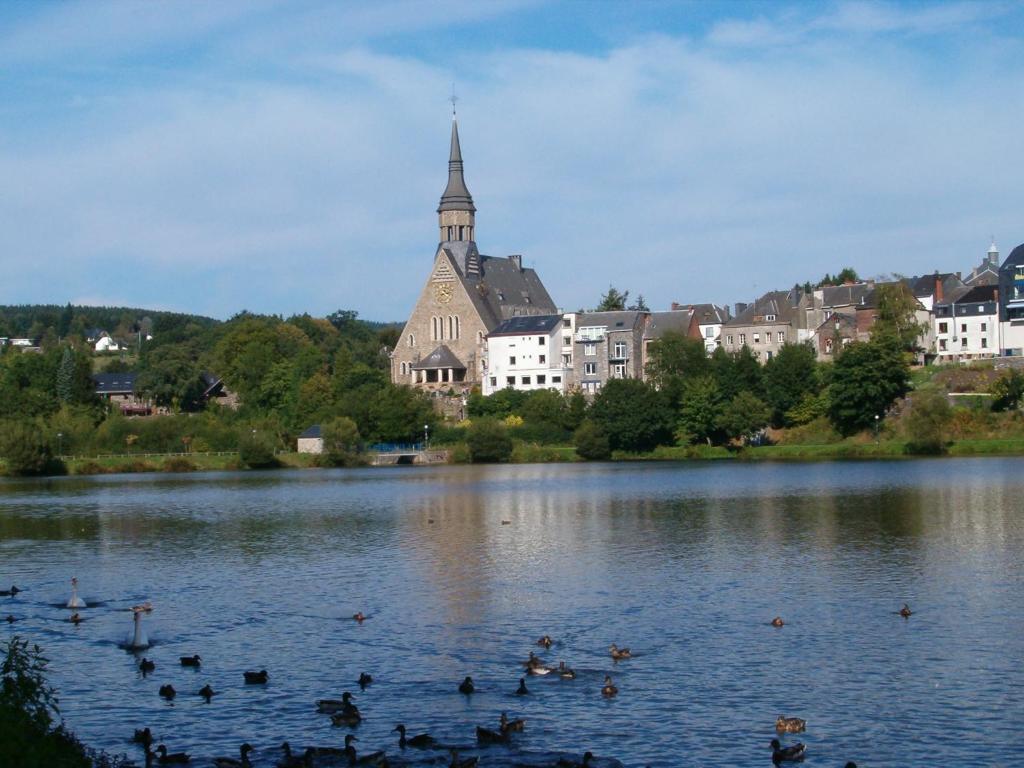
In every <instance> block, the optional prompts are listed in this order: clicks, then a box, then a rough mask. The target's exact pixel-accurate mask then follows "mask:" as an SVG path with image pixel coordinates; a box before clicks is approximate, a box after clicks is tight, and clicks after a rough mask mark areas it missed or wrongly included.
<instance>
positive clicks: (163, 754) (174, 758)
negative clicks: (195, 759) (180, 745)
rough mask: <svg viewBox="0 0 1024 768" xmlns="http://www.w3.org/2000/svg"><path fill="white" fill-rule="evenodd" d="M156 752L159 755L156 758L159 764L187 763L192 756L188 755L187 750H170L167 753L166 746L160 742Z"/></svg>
mask: <svg viewBox="0 0 1024 768" xmlns="http://www.w3.org/2000/svg"><path fill="white" fill-rule="evenodd" d="M156 751H157V754H159V755H160V757H159V758H158V759H159V761H160V765H174V764H183V763H187V762H188V761H189V760H191V759H192V758H191V757H189V755H188V753H187V752H170V753H168V751H167V747H165V746H164V745H163V744H161V745H160V746H159V747H157V748H156Z"/></svg>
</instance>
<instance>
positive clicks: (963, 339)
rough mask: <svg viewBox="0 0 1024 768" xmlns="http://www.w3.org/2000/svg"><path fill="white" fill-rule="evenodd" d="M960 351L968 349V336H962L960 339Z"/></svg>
mask: <svg viewBox="0 0 1024 768" xmlns="http://www.w3.org/2000/svg"><path fill="white" fill-rule="evenodd" d="M960 349H967V337H966V336H961V337H960Z"/></svg>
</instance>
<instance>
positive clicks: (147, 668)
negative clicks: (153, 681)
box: [139, 656, 156, 675]
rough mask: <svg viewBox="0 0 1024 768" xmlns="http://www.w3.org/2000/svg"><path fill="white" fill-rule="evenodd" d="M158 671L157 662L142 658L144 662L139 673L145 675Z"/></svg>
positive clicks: (141, 663)
mask: <svg viewBox="0 0 1024 768" xmlns="http://www.w3.org/2000/svg"><path fill="white" fill-rule="evenodd" d="M154 669H156V662H154V661H150V660H149V659H147V658H146V657H145V656H143V657H142V661H140V662H139V671H140V672H141V673H142V674H143V675H146V674H149V673H150V672H152V671H153V670H154Z"/></svg>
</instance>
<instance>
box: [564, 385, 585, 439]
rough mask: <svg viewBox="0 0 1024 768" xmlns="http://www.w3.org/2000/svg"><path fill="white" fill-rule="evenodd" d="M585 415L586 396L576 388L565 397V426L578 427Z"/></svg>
mask: <svg viewBox="0 0 1024 768" xmlns="http://www.w3.org/2000/svg"><path fill="white" fill-rule="evenodd" d="M586 417H587V398H586V396H585V395H584V394H583V393H582V392H580V391H579V390H578V389H577V390H575V391H574V392H573V393H572V394H571V395H569V396H568V398H567V404H566V412H565V425H564V426H565V428H566V429H573V430H575V429H578V428H579V426H580V424H582V423H583V420H584V419H585V418H586Z"/></svg>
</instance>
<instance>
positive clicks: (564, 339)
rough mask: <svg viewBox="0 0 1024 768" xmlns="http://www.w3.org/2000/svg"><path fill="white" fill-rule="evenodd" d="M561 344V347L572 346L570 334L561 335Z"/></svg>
mask: <svg viewBox="0 0 1024 768" xmlns="http://www.w3.org/2000/svg"><path fill="white" fill-rule="evenodd" d="M562 346H563V347H571V346H572V336H563V337H562Z"/></svg>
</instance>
